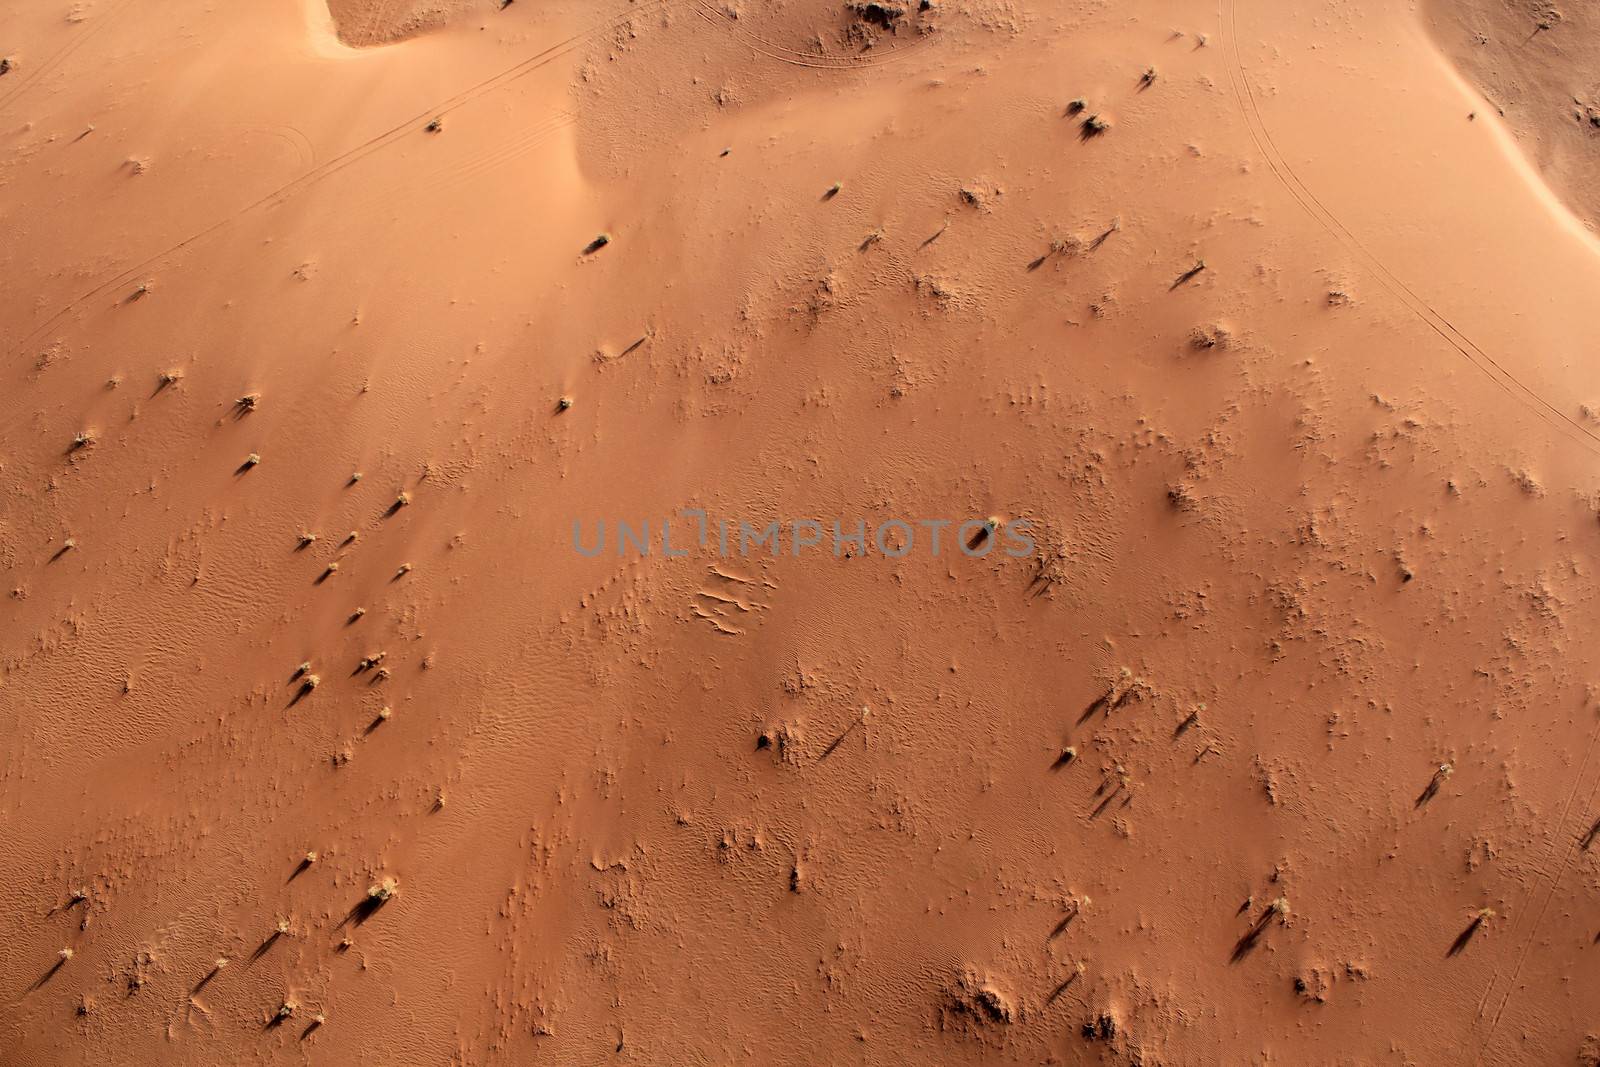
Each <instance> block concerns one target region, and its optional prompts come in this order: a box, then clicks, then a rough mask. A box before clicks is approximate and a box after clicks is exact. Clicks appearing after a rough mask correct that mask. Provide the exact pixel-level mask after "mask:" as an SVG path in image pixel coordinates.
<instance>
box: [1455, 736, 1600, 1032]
mask: <svg viewBox="0 0 1600 1067" xmlns="http://www.w3.org/2000/svg"><path fill="white" fill-rule="evenodd" d="M1597 740H1600V722H1597V723H1596V724H1595V728H1594V730H1593V732H1591V733H1590V735H1589V745H1588V747H1587V748H1585V749H1584V751H1583V762H1582V763H1581V764H1579V766H1578V774H1577V776H1576V777H1575V778H1574V779H1573V783H1572V791H1571V792H1570V793H1568V794H1567V802H1566V804H1565V805H1564V806H1563V807H1562V809H1561V815H1560V817H1559V818H1558V819H1557V820H1556V827H1557V829H1558V830H1559V829H1560V827H1561V826H1563V825H1564V824H1565V823H1566V821H1567V816H1569V815H1570V814H1571V813H1572V802H1573V801H1574V800H1576V799H1577V796H1578V790H1579V788H1581V786H1582V782H1583V776H1584V773H1585V772H1586V771H1587V770H1588V768H1589V760H1590V758H1591V757H1592V756H1593V755H1594V750H1595V742H1596V741H1597ZM1597 793H1600V778H1597V779H1596V780H1595V783H1594V785H1592V786H1591V787H1590V788H1589V797H1588V799H1587V800H1586V801H1585V803H1584V807H1585V808H1586V809H1592V808H1593V806H1594V798H1595V795H1596V794H1597ZM1581 844H1582V838H1580V837H1578V836H1573V837H1572V839H1571V840H1570V841H1569V842H1568V843H1567V849H1566V852H1565V853H1564V854H1563V855H1562V857H1561V863H1560V865H1559V866H1558V867H1557V868H1556V872H1555V875H1554V877H1548V878H1547V880H1548V881H1549V883H1550V884H1549V887H1548V888H1547V889H1546V890H1545V894H1544V902H1543V903H1542V904H1540V905H1539V912H1538V914H1537V915H1535V916H1534V918H1533V925H1532V926H1531V927H1530V928H1529V929H1528V933H1527V935H1526V936H1524V937H1523V938H1522V939H1521V941H1522V947H1521V949H1520V950H1519V951H1518V952H1517V962H1516V966H1514V967H1512V968H1511V975H1510V977H1509V978H1508V979H1507V980H1506V991H1505V995H1504V996H1502V997H1501V998H1500V1006H1499V1007H1498V1008H1496V1009H1495V1013H1494V1018H1493V1019H1491V1020H1490V1021H1489V1029H1488V1030H1487V1031H1486V1032H1485V1033H1484V1035H1483V1043H1482V1044H1481V1045H1480V1046H1479V1047H1478V1059H1479V1061H1480V1062H1482V1059H1483V1056H1484V1054H1485V1053H1487V1052H1488V1051H1489V1042H1490V1041H1492V1040H1493V1039H1494V1032H1495V1029H1496V1028H1497V1027H1498V1026H1499V1025H1500V1017H1501V1016H1502V1015H1504V1014H1505V1010H1506V1006H1507V1005H1508V1004H1510V1003H1511V998H1512V997H1513V996H1514V995H1515V994H1516V991H1517V977H1518V976H1519V975H1521V973H1522V965H1523V964H1524V963H1526V962H1527V959H1528V953H1529V952H1530V951H1531V950H1532V949H1533V939H1534V938H1535V937H1537V936H1538V935H1539V928H1540V927H1541V926H1543V925H1544V917H1545V914H1546V913H1547V912H1548V911H1549V910H1550V902H1551V901H1552V900H1553V899H1555V895H1556V890H1557V889H1558V888H1559V887H1560V885H1561V879H1562V878H1564V877H1565V876H1566V873H1567V868H1568V867H1569V866H1571V865H1572V857H1573V856H1575V855H1577V854H1578V852H1579V851H1580V850H1581ZM1536 892H1537V889H1530V890H1529V891H1528V892H1527V894H1526V895H1525V897H1524V899H1527V898H1528V897H1532V896H1533V895H1534V894H1535V893H1536ZM1520 928H1521V923H1520V917H1519V922H1518V925H1517V926H1516V927H1513V929H1520ZM1499 981H1500V971H1499V969H1498V968H1496V969H1495V973H1494V975H1493V977H1491V978H1490V979H1489V987H1488V988H1487V989H1485V990H1484V991H1483V997H1482V998H1481V999H1480V1000H1479V1001H1478V1018H1480V1019H1481V1018H1483V1013H1484V1009H1485V1008H1487V1007H1488V1003H1489V995H1490V994H1491V993H1493V992H1494V989H1495V986H1496V985H1498V984H1499Z"/></svg>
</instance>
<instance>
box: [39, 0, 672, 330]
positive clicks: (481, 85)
mask: <svg viewBox="0 0 1600 1067" xmlns="http://www.w3.org/2000/svg"><path fill="white" fill-rule="evenodd" d="M127 2H130V3H131V2H132V0H127ZM672 2H673V0H649V2H648V3H646V4H644V5H642V6H640V7H637V8H630V9H629V10H628V11H626V12H625V13H623V14H621V15H615V16H612V17H611V18H608V19H604V20H602V21H600V22H598V23H596V24H595V25H593V26H591V27H589V28H588V29H587V30H583V31H582V32H579V33H576V34H573V35H572V36H571V37H568V38H566V39H565V40H562V41H560V42H558V43H556V44H553V45H551V46H549V47H548V48H545V49H543V50H542V51H540V52H536V53H535V54H534V55H532V56H529V57H528V58H527V59H524V60H522V61H521V62H518V63H515V64H513V65H512V66H510V67H507V68H506V69H505V70H502V71H500V72H499V73H498V74H495V75H492V76H490V77H488V78H485V79H484V80H483V81H481V82H478V83H477V84H475V85H472V86H469V87H468V88H466V89H463V90H461V91H460V92H458V93H456V94H455V95H454V96H451V97H448V98H447V99H445V100H443V101H441V102H440V103H438V104H435V105H434V106H433V107H430V108H428V109H427V110H426V111H422V112H420V113H418V114H416V115H414V116H412V117H411V118H409V119H406V120H405V121H404V122H401V123H399V124H398V125H396V126H393V127H391V128H389V129H388V130H385V131H384V132H383V133H380V134H378V135H376V136H374V137H369V138H368V139H367V140H365V141H363V142H362V143H361V144H359V145H356V146H355V147H354V148H351V149H348V150H346V151H344V152H342V153H340V154H339V155H337V156H334V157H333V158H332V159H330V160H328V161H327V162H326V163H323V164H322V165H321V166H318V167H314V168H312V169H311V170H309V171H307V172H305V173H304V174H302V175H300V176H299V177H298V178H295V179H293V180H292V181H289V182H286V183H284V184H283V185H281V186H279V187H278V188H277V189H274V190H273V191H272V192H270V193H268V194H266V195H265V196H263V197H261V198H260V199H258V200H255V201H252V202H251V203H249V204H246V205H245V206H244V207H242V208H240V209H238V210H237V211H235V212H234V213H233V214H231V215H228V216H227V217H225V218H222V219H219V220H218V221H216V222H214V223H212V224H210V225H209V226H206V227H204V228H203V229H200V230H198V231H196V232H194V233H192V234H190V235H189V236H188V237H185V238H183V239H182V240H181V241H178V242H177V243H175V244H173V245H171V246H169V247H168V248H165V249H163V250H161V251H160V252H156V253H155V254H153V255H151V256H148V257H146V258H145V259H143V260H140V261H139V262H138V263H135V264H133V265H132V266H130V267H127V268H126V269H124V270H123V271H121V272H120V273H118V274H116V275H115V276H113V277H110V278H107V279H106V280H104V281H102V282H100V283H99V284H97V285H96V286H95V287H94V288H92V289H90V290H88V291H87V292H85V293H83V294H81V295H80V296H78V297H76V298H75V299H73V300H71V301H70V302H68V303H67V304H66V305H65V306H63V307H62V308H60V309H59V310H58V311H56V313H55V314H53V315H51V316H50V318H48V319H46V320H45V321H44V322H42V323H40V324H39V325H38V326H35V327H34V328H33V329H31V330H29V331H28V332H27V333H26V334H25V335H24V336H23V337H22V338H21V340H19V341H17V342H16V343H15V344H14V345H12V346H11V347H10V348H9V349H8V350H7V356H8V357H10V356H15V355H16V354H17V353H18V352H20V351H22V350H23V349H24V348H26V347H27V346H29V345H32V344H34V343H35V342H36V341H38V339H39V338H40V337H41V336H43V335H44V334H46V333H48V332H49V331H50V330H52V329H54V328H55V327H56V325H57V324H59V323H61V322H62V321H63V320H64V319H66V318H67V317H68V316H69V315H71V314H72V312H73V311H75V310H77V308H78V307H80V306H81V305H82V304H83V303H84V302H86V301H88V300H93V299H94V298H95V297H97V296H102V295H104V294H105V293H107V292H109V291H111V290H112V289H114V288H116V287H118V286H125V285H127V284H129V283H130V282H132V281H133V279H135V278H137V277H138V276H139V275H140V274H141V273H142V272H144V271H145V270H147V269H149V268H150V267H152V266H154V265H155V264H157V263H160V262H161V261H163V260H165V259H167V258H168V257H170V256H173V255H176V254H177V253H178V252H181V251H183V250H184V249H186V248H188V247H190V246H191V245H194V244H197V243H199V242H201V241H203V240H205V239H206V238H208V237H210V236H212V235H213V234H215V233H218V232H220V231H222V230H224V229H226V228H227V227H228V226H231V225H232V224H233V223H235V222H237V221H238V220H239V219H241V218H243V217H245V216H246V215H250V214H253V213H254V212H257V211H261V210H266V209H270V208H273V207H277V206H278V205H280V204H283V203H285V202H286V201H288V200H290V199H292V198H294V197H296V196H298V195H299V194H301V193H303V192H305V191H306V190H307V189H310V188H311V187H312V186H314V185H316V184H317V183H319V182H322V181H324V180H326V179H327V178H330V177H332V176H333V175H335V174H337V173H339V172H340V171H342V170H344V169H345V168H346V167H349V166H351V165H353V164H355V163H358V162H360V161H361V160H363V159H365V158H366V157H367V156H369V155H372V154H373V153H375V152H378V151H381V150H382V149H384V148H387V147H388V146H389V145H391V144H393V143H394V142H396V141H398V140H399V139H400V138H401V137H403V136H405V135H407V134H410V133H415V132H418V131H420V130H422V129H423V128H424V127H425V126H426V125H427V124H428V123H429V122H432V121H433V120H434V119H436V118H439V117H442V116H444V115H448V114H450V113H451V112H453V111H456V110H459V109H460V108H463V107H465V106H466V105H468V104H470V103H472V102H473V101H474V100H476V99H478V98H479V97H481V96H483V95H485V94H487V93H490V92H493V91H494V90H496V89H500V88H503V87H505V86H507V85H510V84H512V83H513V82H515V81H518V80H519V79H521V78H524V77H526V76H527V75H529V74H531V73H533V72H534V71H536V70H538V69H540V68H541V67H544V66H547V65H548V64H550V63H552V62H554V61H555V60H557V59H559V58H561V57H563V56H565V55H567V54H568V53H569V52H571V51H572V50H573V49H575V48H576V47H577V46H578V45H579V44H580V43H582V42H583V41H585V40H587V39H588V38H590V37H592V36H594V35H595V34H598V33H602V32H605V31H607V30H610V29H614V28H615V27H618V26H621V25H623V24H625V23H627V22H629V21H631V20H632V19H634V18H636V17H638V16H639V15H640V14H641V13H643V12H645V11H648V10H650V9H652V8H659V7H664V6H666V5H668V4H670V3H672Z"/></svg>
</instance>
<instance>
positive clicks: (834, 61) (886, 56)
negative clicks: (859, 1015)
mask: <svg viewBox="0 0 1600 1067" xmlns="http://www.w3.org/2000/svg"><path fill="white" fill-rule="evenodd" d="M694 6H695V13H696V14H698V15H699V16H700V17H701V18H703V19H705V20H706V21H707V22H709V23H711V24H712V25H714V26H715V25H719V24H720V25H724V26H726V27H727V28H728V29H729V30H730V31H731V32H732V33H733V35H734V36H736V37H739V38H742V39H743V40H744V42H745V43H746V44H748V45H749V46H750V47H751V48H753V49H755V51H757V52H759V53H761V54H762V55H764V56H766V57H767V58H768V59H773V60H776V61H778V62H779V63H787V64H789V65H790V66H795V67H810V68H812V69H815V70H861V69H865V68H868V67H881V66H883V65H884V64H885V63H891V62H893V61H895V60H897V59H899V58H901V57H902V56H904V55H906V54H907V53H909V52H912V51H916V50H918V49H920V48H922V47H923V46H925V45H927V44H928V43H929V42H931V41H932V40H933V35H932V34H929V35H926V36H924V37H922V38H920V39H918V40H915V41H913V42H911V43H910V44H908V45H901V46H899V47H898V48H886V49H883V50H882V51H881V52H879V53H878V54H877V55H862V56H831V55H828V54H827V53H826V52H802V51H800V50H798V49H794V48H790V47H788V46H787V45H781V44H776V43H774V42H772V41H769V40H767V39H765V38H764V37H761V36H760V35H758V34H755V33H752V32H751V31H749V30H747V29H745V28H744V27H743V26H741V25H739V23H738V21H737V19H736V18H735V17H734V16H732V15H729V14H727V13H726V12H724V11H719V10H717V9H716V8H715V7H712V6H711V5H710V4H709V3H707V2H706V0H694Z"/></svg>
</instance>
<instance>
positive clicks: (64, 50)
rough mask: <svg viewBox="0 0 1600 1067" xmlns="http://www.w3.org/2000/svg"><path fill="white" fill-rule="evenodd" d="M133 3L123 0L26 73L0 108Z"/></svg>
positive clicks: (0, 101) (0, 104)
mask: <svg viewBox="0 0 1600 1067" xmlns="http://www.w3.org/2000/svg"><path fill="white" fill-rule="evenodd" d="M133 3H134V0H122V3H121V4H119V5H118V6H116V7H114V8H112V9H111V11H110V12H109V13H108V14H106V15H103V16H101V17H100V18H98V19H96V20H95V22H94V24H93V25H91V26H90V27H89V28H88V29H86V30H84V31H83V32H82V33H79V34H74V35H73V37H72V40H70V41H68V42H67V43H66V44H64V45H62V46H61V47H60V48H58V49H56V50H55V52H54V53H53V54H52V55H51V56H50V58H49V59H46V60H45V61H44V62H43V63H41V64H39V66H38V68H36V69H35V70H33V71H31V72H28V73H25V74H24V75H23V78H22V84H21V85H16V86H13V87H12V89H11V91H10V92H9V93H6V94H5V95H4V96H0V109H3V108H7V107H10V106H11V104H12V102H13V101H16V100H18V99H20V98H21V97H22V95H23V94H24V93H26V92H27V91H28V90H29V89H31V88H33V87H34V85H35V84H37V83H38V82H39V80H40V79H41V78H43V77H44V76H45V75H46V74H50V73H52V72H53V71H54V70H55V69H56V68H57V67H58V66H60V65H61V64H62V63H63V62H65V61H66V60H67V59H68V58H69V57H70V56H71V55H72V53H74V52H76V51H77V50H78V49H80V48H82V47H83V46H84V45H85V44H86V43H88V42H89V41H90V40H91V39H92V38H93V37H94V36H95V34H97V33H99V32H100V31H101V30H103V29H105V28H106V26H107V25H109V24H110V23H111V22H112V21H113V20H114V19H115V18H116V17H117V16H118V15H120V14H122V13H123V12H124V11H126V10H128V8H130V7H132V6H133Z"/></svg>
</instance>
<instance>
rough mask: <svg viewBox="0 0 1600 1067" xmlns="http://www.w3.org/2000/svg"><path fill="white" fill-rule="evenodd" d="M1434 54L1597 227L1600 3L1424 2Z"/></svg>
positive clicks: (1599, 204)
mask: <svg viewBox="0 0 1600 1067" xmlns="http://www.w3.org/2000/svg"><path fill="white" fill-rule="evenodd" d="M1425 11H1426V13H1427V16H1428V23H1429V27H1430V29H1431V31H1432V32H1433V34H1434V36H1435V38H1436V39H1437V40H1438V42H1439V45H1440V47H1441V48H1443V49H1444V50H1445V52H1446V53H1447V54H1448V55H1449V56H1450V57H1451V59H1453V60H1454V61H1455V62H1456V63H1458V64H1459V65H1460V67H1461V69H1462V70H1463V72H1465V73H1466V74H1467V76H1468V77H1469V78H1471V80H1472V81H1473V83H1474V84H1476V85H1478V86H1479V87H1481V89H1482V91H1483V93H1484V95H1485V96H1486V97H1487V98H1488V102H1489V104H1490V106H1491V107H1492V108H1493V109H1494V110H1496V111H1497V112H1498V113H1499V114H1501V115H1503V116H1504V117H1505V120H1506V122H1507V123H1508V124H1510V126H1511V128H1512V129H1513V130H1515V131H1516V134H1517V139H1518V140H1519V141H1520V142H1521V143H1522V145H1523V146H1524V149H1525V150H1526V151H1527V153H1528V154H1529V155H1530V156H1531V157H1532V158H1533V159H1534V161H1535V162H1536V163H1537V165H1538V167H1539V170H1540V171H1541V172H1542V173H1543V174H1544V175H1545V176H1546V178H1547V179H1548V180H1549V181H1550V183H1551V184H1552V185H1554V186H1555V188H1556V189H1557V190H1558V191H1559V192H1560V194H1561V195H1562V197H1563V198H1565V199H1566V201H1567V202H1568V203H1569V204H1571V206H1572V210H1573V211H1575V212H1577V213H1578V214H1579V215H1580V216H1582V218H1583V219H1584V220H1585V222H1586V223H1587V225H1588V226H1589V228H1590V229H1591V230H1593V229H1596V228H1597V227H1600V7H1596V5H1594V4H1588V3H1575V4H1553V3H1548V2H1544V0H1525V2H1510V0H1429V2H1428V3H1427V4H1426V5H1425Z"/></svg>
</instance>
